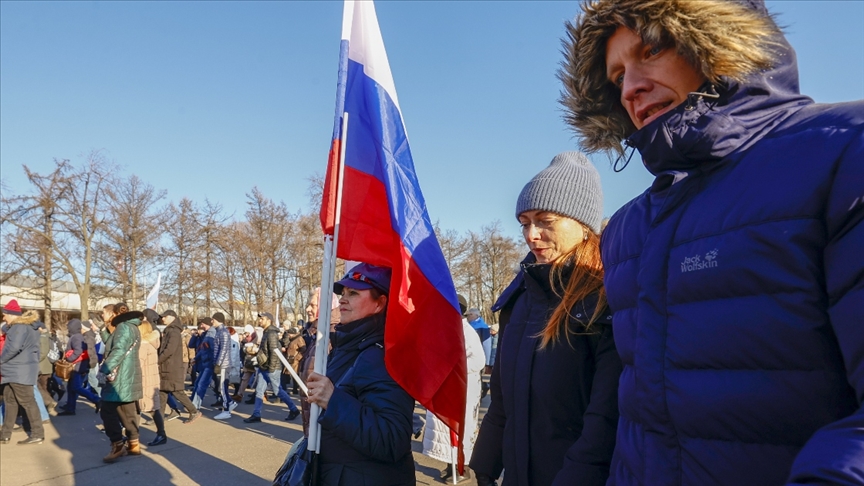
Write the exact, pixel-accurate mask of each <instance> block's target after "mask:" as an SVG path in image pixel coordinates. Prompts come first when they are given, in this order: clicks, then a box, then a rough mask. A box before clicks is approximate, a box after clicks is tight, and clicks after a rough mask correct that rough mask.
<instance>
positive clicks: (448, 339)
mask: <svg viewBox="0 0 864 486" xmlns="http://www.w3.org/2000/svg"><path fill="white" fill-rule="evenodd" d="M339 58H340V59H339V80H338V89H337V97H336V121H335V123H334V128H333V143H332V145H331V149H330V157H329V162H328V168H327V175H326V179H325V185H324V200H323V204H322V206H321V225H322V227H323V229H324V233H325V234H329V235H332V234H333V232H334V227H335V220H336V198H337V193H338V191H339V187H338V165H339V157H340V153H341V150H342V148H343V147H342V143H343V142H342V140H343V139H345V142H344V143H345V147H344V148H345V160H344V176H343V183H342V187H341V190H342V203H341V216H340V224H339V235H338V247H337V251H336V255H337V256H338V257H339V258H343V259H345V260H355V261H363V262H368V263H371V264H373V265H379V266H386V267H390V268H392V270H393V276H392V281H391V286H390V303H389V306H388V309H387V322H386V327H385V340H384V345H385V351H384V356H385V361H386V365H387V371H388V372H389V373H390V376H392V377H393V379H394V380H396V382H397V383H399V385H401V386H402V388H404V389H405V390H406V391H407V392H408V393H409V394H410V395H411V396H412V397H414V398H415V399H416V400H417V401H418V402H420V403H421V404H423V405H424V406H425V407H426V408H427V409H429V410H430V411H431V412H432V413H434V414H435V415H436V416H438V417H439V418H440V419H441V420H442V421H443V422H444V423H445V424H447V425H448V426H449V427H450V428H451V429H452V430H454V431H456V432H457V433H458V435H459V443H460V445H461V443H462V435H463V433H464V426H465V424H464V423H462V422H463V421H464V417H465V393H466V387H467V383H466V378H467V376H466V374H467V371H466V369H467V368H466V362H465V342H464V336H463V335H462V317H461V313H460V311H459V302H458V300H457V298H456V289H455V287H454V285H453V279H452V277H451V276H450V271H449V269H448V267H447V263H446V261H445V260H444V254H443V253H442V251H441V247H440V245H439V244H438V239H437V238H436V236H435V231H434V230H433V227H432V223H431V221H430V219H429V214H428V213H427V211H426V203H425V201H424V199H423V194H422V192H421V191H420V185H419V183H418V181H417V174H416V173H415V171H414V162H413V160H412V157H411V149H410V148H409V146H408V136H407V134H406V131H405V124H404V122H403V120H402V113H401V110H400V109H399V100H398V98H397V97H396V88H395V85H394V83H393V76H392V74H391V73H390V64H389V63H388V61H387V53H386V52H385V50H384V41H383V39H382V37H381V31H380V29H379V28H378V19H377V17H376V15H375V6H374V4H373V3H372V2H371V1H357V2H354V1H346V2H345V8H344V13H343V19H342V42H341V50H340V56H339ZM346 112H347V113H348V125H347V130H346V132H347V137H345V136H343V134H342V133H341V131H342V118H343V113H346ZM459 455H460V461H459V462H460V464H461V462H462V460H461V456H462V454H461V447H460V454H459Z"/></svg>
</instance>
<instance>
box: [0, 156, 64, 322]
mask: <svg viewBox="0 0 864 486" xmlns="http://www.w3.org/2000/svg"><path fill="white" fill-rule="evenodd" d="M70 170H71V168H70V165H69V162H68V161H67V160H59V161H58V160H55V168H54V170H53V171H52V172H51V173H49V174H47V175H40V174H37V173H36V172H33V171H32V170H30V168H29V167H27V166H26V165H25V166H24V172H25V174H26V175H27V180H28V181H29V182H30V184H31V186H32V187H33V189H34V190H35V194H33V195H30V196H25V195H20V196H19V195H13V196H4V197H3V198H2V202H0V223H2V226H6V227H8V228H9V229H12V231H4V232H3V237H4V240H5V243H6V246H7V247H8V248H11V250H12V251H4V252H3V261H4V265H3V267H4V272H3V274H2V275H3V277H0V278H3V280H4V281H5V280H6V279H7V278H8V277H9V276H12V275H17V276H25V275H31V276H33V277H35V279H34V281H35V282H41V285H40V286H39V287H38V288H36V289H33V290H34V291H35V292H36V293H37V295H38V297H37V298H41V299H42V302H43V305H44V308H45V312H44V321H45V325H46V326H48V327H49V329H50V326H51V319H52V316H51V311H52V306H53V295H52V294H53V292H52V291H53V289H54V277H55V273H56V272H55V265H54V251H55V241H54V231H55V220H54V218H55V215H56V214H57V213H58V212H59V211H60V207H59V202H60V201H61V200H62V199H63V198H64V197H65V196H66V194H65V191H66V190H68V187H69V184H68V180H69V175H68V173H69V172H70ZM10 267H11V268H10Z"/></svg>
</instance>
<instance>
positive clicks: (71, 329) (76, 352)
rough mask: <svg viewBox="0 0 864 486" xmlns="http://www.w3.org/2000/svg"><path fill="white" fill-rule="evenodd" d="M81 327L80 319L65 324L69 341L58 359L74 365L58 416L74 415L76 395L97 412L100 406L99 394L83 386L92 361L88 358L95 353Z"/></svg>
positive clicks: (94, 348) (94, 346)
mask: <svg viewBox="0 0 864 486" xmlns="http://www.w3.org/2000/svg"><path fill="white" fill-rule="evenodd" d="M82 329H83V326H82V324H81V320H80V319H72V320H70V321H69V323H68V324H66V330H67V332H68V333H69V341H67V342H66V352H65V353H64V354H63V356H62V357H61V358H60V359H65V360H66V361H68V362H69V363H74V364H75V366H74V367H73V368H72V373H71V374H70V375H69V381H68V382H67V385H66V405H65V406H63V407H62V409H63V411H62V412H60V413H58V414H57V416H58V417H63V416H68V415H75V413H76V412H75V409H76V405H77V401H78V395H81V396H83V397H84V398H86V399H87V400H90V402H92V403H93V404H94V405H96V413H99V408H100V407H101V403H100V401H101V400H100V398H99V395H97V394H96V393H94V392H93V391H92V390H91V389H90V388H88V387H86V386H85V385H86V383H87V382H86V378H85V377H86V376H87V374H88V373H89V372H90V366H91V365H90V363H91V362H92V360H91V359H90V358H91V357H92V356H95V355H96V345H95V343H94V344H93V345H92V348H91V347H90V346H91V345H90V343H88V342H87V340H85V339H84V334H82V332H81V331H82Z"/></svg>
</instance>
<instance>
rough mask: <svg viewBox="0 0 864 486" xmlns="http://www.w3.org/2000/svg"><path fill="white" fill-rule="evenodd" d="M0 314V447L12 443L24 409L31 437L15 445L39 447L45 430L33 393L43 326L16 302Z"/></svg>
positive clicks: (5, 307)
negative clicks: (0, 406) (0, 407)
mask: <svg viewBox="0 0 864 486" xmlns="http://www.w3.org/2000/svg"><path fill="white" fill-rule="evenodd" d="M2 314H3V320H4V321H6V325H7V327H6V342H5V344H4V345H3V352H2V353H0V375H2V377H0V384H2V385H5V386H4V387H3V402H4V408H5V415H4V417H3V427H2V428H0V444H8V443H9V442H10V441H11V440H12V427H13V426H14V425H15V420H16V419H17V418H18V409H19V408H21V409H23V410H24V415H25V418H26V421H27V422H29V426H30V437H28V438H26V439H24V440H19V441H18V444H19V445H28V444H41V443H42V442H43V441H44V440H45V430H44V428H43V427H42V417H41V415H40V413H39V407H38V406H37V405H36V396H35V394H34V393H35V389H36V387H35V385H36V379H37V375H38V374H39V327H40V326H42V325H43V324H42V322H40V321H39V314H37V313H36V311H34V310H28V311H26V312H24V311H22V310H21V307H20V306H19V305H18V301H17V300H15V299H12V300H10V301H9V302H8V303H6V305H5V306H3V311H2Z"/></svg>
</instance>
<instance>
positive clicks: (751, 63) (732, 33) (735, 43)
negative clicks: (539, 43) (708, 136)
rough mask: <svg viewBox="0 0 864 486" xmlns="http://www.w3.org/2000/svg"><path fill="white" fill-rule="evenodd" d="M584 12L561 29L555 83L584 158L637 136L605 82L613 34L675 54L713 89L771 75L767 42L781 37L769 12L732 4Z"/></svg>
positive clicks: (614, 0)
mask: <svg viewBox="0 0 864 486" xmlns="http://www.w3.org/2000/svg"><path fill="white" fill-rule="evenodd" d="M582 11H583V13H582V15H580V16H579V17H577V18H576V19H575V21H573V22H567V24H566V28H567V38H566V39H564V40H563V41H562V44H563V53H564V56H565V59H564V61H563V62H562V65H561V69H560V70H559V71H558V78H559V79H560V80H561V81H562V82H563V83H564V90H563V92H562V94H561V99H560V102H561V104H562V105H564V111H565V114H564V119H565V121H566V122H567V123H568V124H569V125H570V126H571V128H572V129H573V130H574V131H575V132H576V134H577V135H578V136H580V137H581V138H582V147H583V148H584V149H585V150H587V151H588V152H598V151H604V150H605V151H615V152H618V153H623V152H624V150H623V147H622V146H621V142H622V141H623V140H624V139H626V138H627V137H628V136H630V135H631V134H632V133H633V132H634V131H636V127H635V126H634V125H633V122H632V121H630V117H629V116H628V115H627V112H626V111H625V110H624V108H623V107H622V106H621V103H620V91H619V90H618V88H617V87H615V86H614V85H613V84H612V83H610V82H609V80H608V79H606V55H605V54H606V41H607V40H608V39H609V37H610V36H611V35H612V34H613V33H614V32H615V30H616V29H617V28H618V27H619V26H625V27H627V28H630V29H632V30H633V31H635V32H637V33H638V34H639V35H640V36H641V37H642V39H643V40H644V42H645V43H646V44H651V45H657V46H676V47H677V50H678V53H679V54H680V55H681V56H683V57H684V58H685V59H687V60H688V61H689V62H690V64H691V65H692V66H694V67H696V69H698V70H700V71H701V72H702V74H703V75H704V76H705V78H707V79H708V80H710V81H712V82H714V83H719V82H720V81H721V77H725V78H727V79H730V80H733V81H739V82H740V81H743V80H744V79H745V78H747V77H748V76H749V75H751V74H754V73H756V72H758V71H760V70H764V69H768V68H770V67H771V65H772V63H773V60H774V53H773V48H774V46H776V45H777V44H776V42H775V41H773V40H772V39H773V38H774V36H775V35H777V34H779V33H780V30H779V28H778V27H777V25H776V24H775V23H774V20H773V19H772V18H771V16H770V15H769V14H768V13H767V11H765V10H763V9H761V8H754V5H749V6H748V5H745V4H742V3H739V2H737V1H732V0H699V1H694V0H598V1H594V2H590V3H588V2H586V3H583V4H582Z"/></svg>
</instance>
